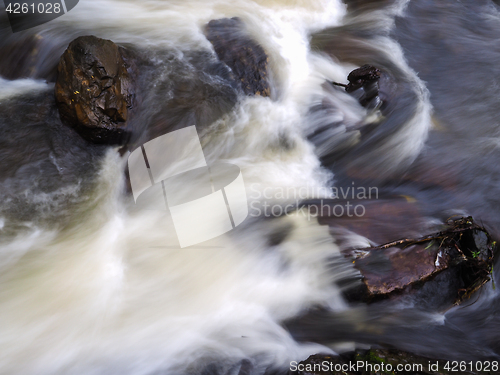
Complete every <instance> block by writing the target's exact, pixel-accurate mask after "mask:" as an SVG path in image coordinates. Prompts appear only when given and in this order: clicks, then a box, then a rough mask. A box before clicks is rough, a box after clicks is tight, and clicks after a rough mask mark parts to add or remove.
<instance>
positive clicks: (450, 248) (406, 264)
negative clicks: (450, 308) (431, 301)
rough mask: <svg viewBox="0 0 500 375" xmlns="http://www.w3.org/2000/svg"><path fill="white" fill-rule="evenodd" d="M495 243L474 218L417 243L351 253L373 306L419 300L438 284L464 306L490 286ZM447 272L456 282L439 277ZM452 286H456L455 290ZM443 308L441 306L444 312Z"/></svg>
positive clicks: (406, 241) (395, 243)
mask: <svg viewBox="0 0 500 375" xmlns="http://www.w3.org/2000/svg"><path fill="white" fill-rule="evenodd" d="M496 248H497V246H496V242H495V241H493V240H492V239H491V237H490V236H489V234H488V232H487V231H486V230H485V229H484V228H482V227H481V226H479V225H477V224H475V223H474V222H473V220H472V218H470V217H467V218H461V219H457V220H453V221H450V222H448V223H446V225H445V229H444V230H442V231H440V232H438V233H434V234H431V235H428V236H424V237H420V238H416V239H402V240H398V241H393V242H390V243H387V244H385V245H381V246H376V247H371V248H366V249H361V250H354V251H351V252H350V253H349V256H350V257H352V259H353V263H354V267H355V268H356V269H358V270H359V271H360V272H361V274H362V276H363V284H364V286H365V288H366V291H365V294H364V295H362V297H365V298H366V299H367V300H368V301H372V300H377V299H379V298H387V297H393V296H399V295H401V293H402V292H414V293H416V294H417V296H418V293H419V290H420V289H421V287H422V286H423V285H425V284H426V283H427V282H430V281H435V280H438V281H439V282H440V283H441V287H440V288H441V289H442V290H443V291H444V293H442V294H440V293H439V290H434V291H432V290H431V289H429V288H427V293H428V292H429V291H431V294H439V295H440V297H441V298H442V299H443V298H446V297H447V296H451V298H452V299H451V300H450V301H449V302H450V303H454V304H459V303H461V302H462V301H463V300H465V299H467V298H469V297H470V296H471V295H472V293H474V292H475V291H477V290H478V289H479V288H480V287H481V286H483V285H484V284H485V283H486V282H488V281H489V280H490V274H491V270H492V265H493V257H494V253H495V252H496ZM444 271H446V272H447V273H448V276H450V275H451V277H440V278H439V277H438V275H441V273H442V272H444ZM450 285H451V286H452V287H451V288H450ZM439 307H440V308H442V307H443V306H442V304H441V306H439Z"/></svg>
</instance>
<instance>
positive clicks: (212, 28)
mask: <svg viewBox="0 0 500 375" xmlns="http://www.w3.org/2000/svg"><path fill="white" fill-rule="evenodd" d="M205 35H206V37H207V39H208V40H209V41H210V43H212V45H213V46H214V49H215V53H216V54H217V56H218V57H219V59H220V60H221V61H222V62H224V63H225V64H226V65H227V66H228V67H229V68H230V69H231V71H232V72H233V74H234V78H235V79H236V80H237V81H238V82H239V83H240V85H241V88H242V90H243V92H244V93H245V94H247V95H260V96H270V95H271V89H270V83H269V72H268V61H269V59H268V56H267V54H266V52H265V51H264V49H263V48H262V47H261V46H260V45H259V44H257V43H256V42H255V41H254V40H252V38H251V37H250V36H249V35H248V33H247V32H246V30H245V25H244V23H243V22H242V21H241V19H239V18H237V17H235V18H223V19H219V20H212V21H210V22H209V23H208V25H207V26H206V28H205Z"/></svg>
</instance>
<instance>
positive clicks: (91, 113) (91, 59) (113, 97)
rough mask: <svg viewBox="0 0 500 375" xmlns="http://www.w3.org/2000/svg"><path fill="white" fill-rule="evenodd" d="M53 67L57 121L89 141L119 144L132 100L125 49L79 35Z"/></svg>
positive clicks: (124, 137) (111, 43) (121, 141)
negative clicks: (59, 120) (58, 115)
mask: <svg viewBox="0 0 500 375" xmlns="http://www.w3.org/2000/svg"><path fill="white" fill-rule="evenodd" d="M124 57H125V58H124ZM57 70H58V77H57V82H56V86H55V95H56V101H57V106H58V109H59V114H60V116H61V120H62V121H63V122H64V123H65V124H66V125H69V126H71V127H73V128H74V129H75V130H76V131H77V132H78V133H79V134H80V135H81V136H82V137H83V138H85V139H86V140H88V141H90V142H94V143H107V144H120V143H123V142H124V141H125V140H126V136H127V130H126V129H127V120H128V118H129V109H130V108H131V107H132V101H133V91H132V80H131V76H130V72H129V71H130V65H129V64H128V63H127V62H126V51H125V50H124V49H123V48H121V47H119V46H117V45H116V44H115V43H113V42H112V41H110V40H105V39H100V38H97V37H95V36H82V37H79V38H77V39H75V40H74V41H72V42H71V43H70V45H69V46H68V48H67V49H66V51H65V52H64V54H63V55H62V57H61V59H60V61H59V65H58V68H57Z"/></svg>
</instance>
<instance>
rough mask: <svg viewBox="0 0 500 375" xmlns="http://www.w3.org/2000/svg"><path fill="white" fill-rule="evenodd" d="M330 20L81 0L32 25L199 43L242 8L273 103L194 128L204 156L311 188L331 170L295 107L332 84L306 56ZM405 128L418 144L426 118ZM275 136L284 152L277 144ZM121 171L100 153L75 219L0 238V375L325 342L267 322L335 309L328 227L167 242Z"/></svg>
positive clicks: (250, 104) (59, 34)
mask: <svg viewBox="0 0 500 375" xmlns="http://www.w3.org/2000/svg"><path fill="white" fill-rule="evenodd" d="M343 14H344V7H343V6H342V5H341V4H340V2H339V1H326V0H323V1H315V2H311V1H256V2H253V1H244V0H238V1H227V0H224V1H214V2H210V3H209V4H208V3H207V2H206V1H141V2H139V1H123V0H122V1H111V0H106V1H102V0H99V1H90V0H81V1H80V4H79V5H78V6H77V7H76V8H75V9H74V10H73V11H71V12H70V13H69V14H67V15H66V16H64V17H61V18H60V19H58V20H56V21H53V22H52V23H50V24H47V25H44V26H41V27H39V28H38V29H37V30H36V31H38V32H39V33H40V34H41V35H42V36H43V37H44V38H46V39H53V40H55V41H58V42H61V41H64V43H66V44H67V42H69V41H70V40H71V39H73V38H74V37H76V36H77V35H82V34H94V35H97V36H99V37H103V38H107V39H111V40H113V41H115V42H117V43H132V44H136V45H140V46H145V45H148V46H150V47H151V48H153V49H154V48H158V47H160V46H161V47H168V48H174V49H178V50H179V51H183V50H195V49H200V48H203V49H211V46H210V44H209V43H208V41H207V40H206V39H205V38H204V36H203V34H202V32H201V27H202V26H203V25H204V24H205V23H207V22H208V21H209V20H211V19H216V18H221V17H234V16H239V17H241V18H242V19H243V20H244V21H245V23H246V24H247V26H248V28H249V30H250V31H251V33H252V34H253V36H254V37H255V38H256V40H258V41H259V42H260V43H261V44H262V45H263V47H264V48H265V49H266V50H267V51H268V53H269V55H270V61H271V69H272V71H273V74H274V79H275V81H276V84H277V87H276V89H277V92H278V93H279V98H278V100H277V101H271V100H269V99H264V98H248V99H245V101H244V102H242V103H240V104H239V105H238V107H237V108H236V110H235V111H234V112H233V113H231V114H229V115H226V116H225V117H224V118H223V119H221V120H219V121H218V122H217V123H215V124H213V125H212V126H211V127H210V129H209V130H207V131H205V132H204V134H202V135H203V137H202V144H203V147H204V151H205V154H206V156H207V158H208V159H209V160H211V161H215V160H224V161H230V162H231V163H234V164H237V165H238V166H239V167H240V168H241V169H242V171H243V175H244V179H245V182H246V185H247V187H248V188H250V187H251V186H254V187H255V186H257V187H258V189H264V188H265V187H271V188H280V187H296V188H297V189H298V188H300V187H301V186H314V187H317V188H321V187H324V186H326V184H327V183H328V181H329V180H330V179H331V178H332V177H333V176H332V175H331V174H330V172H327V171H325V170H323V169H321V167H320V163H319V161H318V159H317V157H316V155H315V153H314V149H313V147H312V145H311V144H309V143H308V142H307V141H306V140H305V139H304V130H305V128H306V126H307V124H306V123H305V115H306V114H307V111H308V109H309V107H310V105H311V102H312V100H313V98H314V95H316V94H319V93H321V92H322V89H321V84H322V83H323V81H324V78H326V77H328V78H330V79H335V78H336V77H342V76H344V77H345V75H346V73H347V72H348V71H349V69H350V68H351V66H349V65H346V66H343V65H340V64H337V63H335V62H333V61H332V60H331V59H329V58H326V57H317V56H316V57H313V56H312V55H311V54H310V53H309V50H308V34H309V33H311V32H312V31H317V30H320V29H322V28H325V27H328V26H334V25H337V24H339V22H340V21H341V18H342V16H343ZM61 43H62V42H61ZM396 58H397V59H402V57H400V56H396ZM402 63H404V62H402ZM339 80H340V79H339ZM25 84H26V82H24V81H23V82H18V83H17V84H16V85H17V86H16V90H21V89H22V90H25V89H26V88H27V87H28V86H25ZM31 84H32V86H30V87H31V89H38V88H40V85H43V84H41V83H39V82H32V83H31ZM13 87H14V86H13ZM3 92H5V90H2V91H1V93H3ZM16 92H17V91H16ZM8 95H14V93H12V94H10V93H9V94H8ZM0 99H1V97H0ZM351 104H352V103H351ZM352 106H353V107H347V108H346V109H345V113H344V115H345V116H348V114H349V113H354V112H355V109H356V108H357V107H356V106H357V104H356V103H354V104H352ZM353 108H354V109H353ZM353 111H354V112H353ZM353 116H354V117H356V116H359V115H356V114H353ZM417 128H419V129H421V130H423V133H422V134H419V136H418V142H419V143H418V145H417V148H418V149H419V148H420V147H421V143H422V141H423V139H424V137H425V134H424V133H425V131H426V129H427V127H426V126H422V127H418V126H417ZM215 130H217V131H215ZM283 136H285V137H286V138H287V140H288V142H289V143H290V144H291V145H292V147H290V148H289V149H286V150H284V149H280V148H279V146H278V145H279V142H280V139H282V137H283ZM412 153H415V150H413V151H412ZM124 167H125V160H123V159H120V158H119V156H118V155H117V153H116V150H110V151H109V153H108V154H107V156H106V158H105V159H104V161H103V165H102V168H101V172H100V177H99V181H98V184H97V187H96V191H95V192H94V194H93V195H92V199H91V201H87V202H84V203H82V204H84V205H85V207H87V208H86V211H85V213H84V214H82V215H81V218H79V219H78V220H77V224H71V225H69V227H67V228H66V229H64V230H60V231H58V230H48V229H41V228H37V227H33V228H32V230H31V231H30V233H29V234H26V233H24V234H23V235H22V236H21V235H20V236H19V237H18V238H16V239H14V240H9V241H8V243H6V242H5V241H4V243H2V244H1V249H0V254H1V255H0V257H1V261H0V265H1V266H2V272H1V274H0V327H1V328H0V331H1V335H0V374H6V375H7V374H9V375H10V374H23V375H30V374H36V375H44V374H72V375H73V374H85V375H88V374H124V375H125V374H131V375H132V374H133V375H138V374H153V373H156V372H158V371H165V373H168V374H170V373H180V372H181V371H184V370H185V368H186V367H188V368H189V366H192V365H193V363H195V362H196V360H197V359H203V358H211V359H213V360H217V359H218V358H230V359H232V360H238V359H243V358H251V359H255V358H259V363H260V364H265V365H271V364H274V365H281V366H285V367H287V364H288V362H289V361H291V360H297V359H302V358H305V357H307V356H308V355H309V354H313V353H317V352H319V351H323V352H324V351H327V350H329V349H327V348H321V347H319V346H317V345H312V344H311V345H304V344H298V343H297V342H295V341H294V340H293V339H292V338H291V336H290V335H289V334H288V333H287V332H286V331H285V330H284V329H283V328H282V327H281V326H280V325H279V322H280V321H281V320H283V319H286V318H289V317H292V316H294V315H295V314H297V313H299V312H300V311H301V309H303V308H306V307H307V306H309V305H310V304H314V303H316V304H321V305H325V306H328V307H329V308H332V309H334V310H342V309H345V308H346V307H345V305H344V303H343V301H342V299H341V298H340V297H339V290H338V289H337V288H336V287H335V286H334V285H333V284H332V281H333V280H335V279H336V278H338V277H341V276H343V275H340V274H335V275H332V274H330V273H328V272H327V267H326V259H327V258H331V257H334V258H338V262H342V260H341V258H340V256H339V252H338V248H337V247H336V245H335V244H334V242H333V239H332V237H331V236H330V234H329V233H328V228H327V227H320V226H318V225H317V224H316V223H315V222H314V221H308V220H307V218H306V217H304V216H301V215H296V216H292V217H283V218H280V219H276V220H272V221H266V222H261V221H253V220H249V221H248V223H247V224H246V225H244V226H243V227H242V228H238V229H237V230H235V231H234V232H232V233H229V234H228V235H227V236H223V237H220V238H218V239H215V240H213V241H211V242H209V243H204V244H203V246H200V247H193V248H189V249H182V250H181V249H178V248H177V242H176V238H175V233H174V231H173V228H172V225H171V223H170V224H169V221H168V217H165V216H162V215H161V214H158V213H155V212H140V211H136V210H134V208H133V207H131V206H130V205H129V203H128V200H127V199H126V198H124V196H123V192H124V187H123V186H124V181H123V179H124V175H123V170H124ZM279 203H280V204H284V203H285V202H284V201H283V200H279ZM28 226H29V225H28ZM288 227H289V228H292V231H291V234H290V236H289V237H288V238H287V239H286V240H285V242H283V243H282V244H280V245H279V246H277V247H275V248H272V249H270V248H269V246H268V245H267V238H268V236H269V235H271V234H272V233H273V232H275V231H280V230H283V228H288ZM0 233H1V229H0ZM344 270H345V271H343V272H344V273H352V272H353V271H352V270H351V269H350V268H349V266H347V265H346V266H345V267H344ZM190 370H191V371H193V372H194V373H196V370H193V369H192V368H191V369H190Z"/></svg>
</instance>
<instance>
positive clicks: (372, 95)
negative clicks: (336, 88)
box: [345, 65, 381, 108]
mask: <svg viewBox="0 0 500 375" xmlns="http://www.w3.org/2000/svg"><path fill="white" fill-rule="evenodd" d="M380 77H381V72H380V70H379V69H377V68H375V67H374V66H371V65H363V66H362V67H361V68H358V69H355V70H353V71H352V72H351V73H349V75H348V76H347V80H348V81H349V84H348V85H347V87H346V88H345V90H346V91H347V92H348V93H350V94H351V95H353V96H355V97H356V98H357V99H358V100H359V103H360V104H361V105H362V106H363V107H369V108H375V107H377V106H380V104H381V100H380V99H379V98H378V93H379V86H378V80H379V79H380Z"/></svg>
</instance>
